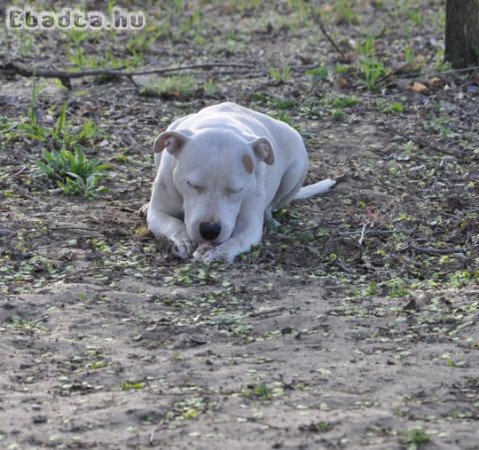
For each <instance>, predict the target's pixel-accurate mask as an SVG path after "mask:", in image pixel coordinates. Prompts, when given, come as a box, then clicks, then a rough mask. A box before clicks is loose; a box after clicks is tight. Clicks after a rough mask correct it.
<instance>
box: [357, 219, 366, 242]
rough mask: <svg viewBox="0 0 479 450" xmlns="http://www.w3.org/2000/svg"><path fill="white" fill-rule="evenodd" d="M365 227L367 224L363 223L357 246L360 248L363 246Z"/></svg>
mask: <svg viewBox="0 0 479 450" xmlns="http://www.w3.org/2000/svg"><path fill="white" fill-rule="evenodd" d="M367 226H368V223H367V222H365V223H364V225H363V228H362V230H361V237H360V238H359V241H358V244H359V246H360V247H361V246H362V245H363V241H364V236H365V233H366V227H367Z"/></svg>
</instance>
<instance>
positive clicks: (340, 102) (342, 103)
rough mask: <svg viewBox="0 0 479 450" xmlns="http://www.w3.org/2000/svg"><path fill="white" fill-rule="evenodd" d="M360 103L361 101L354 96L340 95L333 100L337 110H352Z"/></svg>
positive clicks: (332, 103)
mask: <svg viewBox="0 0 479 450" xmlns="http://www.w3.org/2000/svg"><path fill="white" fill-rule="evenodd" d="M360 101H361V100H360V99H359V98H358V97H356V96H354V95H352V96H349V95H338V96H337V97H334V98H333V99H332V100H331V105H333V106H334V107H335V108H351V107H353V106H356V105H357V104H358V103H359V102H360Z"/></svg>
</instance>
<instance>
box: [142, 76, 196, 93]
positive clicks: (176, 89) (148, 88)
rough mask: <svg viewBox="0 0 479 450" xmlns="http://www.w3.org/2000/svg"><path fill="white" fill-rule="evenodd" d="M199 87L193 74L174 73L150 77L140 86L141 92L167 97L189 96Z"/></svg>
mask: <svg viewBox="0 0 479 450" xmlns="http://www.w3.org/2000/svg"><path fill="white" fill-rule="evenodd" d="M198 88H199V84H198V82H197V81H196V80H195V78H194V77H193V76H192V75H173V76H170V77H164V78H159V79H150V80H148V82H146V83H144V84H142V85H141V87H140V94H141V95H145V96H158V97H163V98H165V99H172V98H178V97H180V98H188V97H190V96H192V95H193V94H194V93H195V92H196V91H197V89H198Z"/></svg>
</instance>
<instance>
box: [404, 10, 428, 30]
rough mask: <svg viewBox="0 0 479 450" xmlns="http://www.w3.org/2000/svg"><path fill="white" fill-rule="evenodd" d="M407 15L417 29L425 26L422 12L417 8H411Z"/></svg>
mask: <svg viewBox="0 0 479 450" xmlns="http://www.w3.org/2000/svg"><path fill="white" fill-rule="evenodd" d="M407 15H408V17H409V20H411V22H412V23H413V24H414V25H415V26H416V27H422V26H423V24H424V18H423V15H422V12H421V10H419V9H417V8H411V9H410V10H409V11H408V12H407Z"/></svg>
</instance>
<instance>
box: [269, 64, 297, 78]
mask: <svg viewBox="0 0 479 450" xmlns="http://www.w3.org/2000/svg"><path fill="white" fill-rule="evenodd" d="M269 76H270V77H271V78H274V79H275V80H276V81H282V82H286V81H289V80H291V78H292V76H293V74H292V72H291V67H289V66H284V67H283V68H282V69H281V70H279V69H275V68H274V67H271V69H269Z"/></svg>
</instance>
